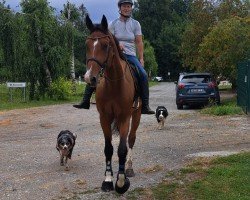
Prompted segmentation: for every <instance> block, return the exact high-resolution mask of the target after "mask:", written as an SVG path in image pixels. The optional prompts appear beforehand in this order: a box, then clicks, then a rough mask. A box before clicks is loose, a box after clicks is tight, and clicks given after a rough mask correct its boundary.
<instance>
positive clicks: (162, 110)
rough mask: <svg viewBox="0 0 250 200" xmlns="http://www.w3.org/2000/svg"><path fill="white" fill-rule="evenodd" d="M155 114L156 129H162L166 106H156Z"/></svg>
mask: <svg viewBox="0 0 250 200" xmlns="http://www.w3.org/2000/svg"><path fill="white" fill-rule="evenodd" d="M155 116H156V119H157V122H158V129H162V128H163V127H164V123H165V121H166V118H167V116H168V110H167V108H165V107H164V106H158V107H157V108H156V111H155Z"/></svg>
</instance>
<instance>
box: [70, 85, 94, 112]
mask: <svg viewBox="0 0 250 200" xmlns="http://www.w3.org/2000/svg"><path fill="white" fill-rule="evenodd" d="M94 90H95V88H93V87H90V86H89V85H88V84H87V85H86V87H85V91H84V94H83V99H82V102H81V103H80V104H78V105H73V106H74V107H75V108H79V109H89V107H90V98H91V95H92V94H93V92H94Z"/></svg>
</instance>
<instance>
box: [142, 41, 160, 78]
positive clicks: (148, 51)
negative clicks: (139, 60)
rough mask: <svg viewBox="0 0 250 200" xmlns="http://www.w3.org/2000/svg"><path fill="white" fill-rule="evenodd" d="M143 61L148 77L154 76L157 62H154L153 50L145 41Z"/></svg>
mask: <svg viewBox="0 0 250 200" xmlns="http://www.w3.org/2000/svg"><path fill="white" fill-rule="evenodd" d="M144 60H145V69H146V71H147V72H148V74H149V77H151V76H155V75H156V73H157V68H158V65H157V62H156V60H155V52H154V48H153V47H152V46H151V45H150V43H149V42H148V41H147V40H144Z"/></svg>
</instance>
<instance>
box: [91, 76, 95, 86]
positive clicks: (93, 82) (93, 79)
mask: <svg viewBox="0 0 250 200" xmlns="http://www.w3.org/2000/svg"><path fill="white" fill-rule="evenodd" d="M90 82H91V84H92V85H94V84H96V77H92V78H91V80H90Z"/></svg>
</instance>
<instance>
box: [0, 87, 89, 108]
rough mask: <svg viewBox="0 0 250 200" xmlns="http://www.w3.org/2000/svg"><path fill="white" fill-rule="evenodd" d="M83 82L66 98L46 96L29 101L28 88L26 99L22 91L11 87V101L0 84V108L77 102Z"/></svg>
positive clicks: (6, 89) (5, 88)
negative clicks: (59, 98) (53, 98)
mask: <svg viewBox="0 0 250 200" xmlns="http://www.w3.org/2000/svg"><path fill="white" fill-rule="evenodd" d="M84 88H85V84H80V85H77V87H76V93H75V94H74V95H72V96H70V97H69V99H68V100H51V99H48V98H44V99H40V100H39V101H38V100H33V101H30V100H29V98H28V96H29V95H28V92H29V91H28V89H27V91H26V101H24V98H23V91H22V90H21V89H20V88H18V89H12V95H13V97H12V101H11V98H10V91H9V90H8V88H7V87H6V84H0V110H12V109H22V108H30V107H39V106H46V105H55V104H63V103H73V102H79V101H81V99H82V94H83V90H84Z"/></svg>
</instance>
